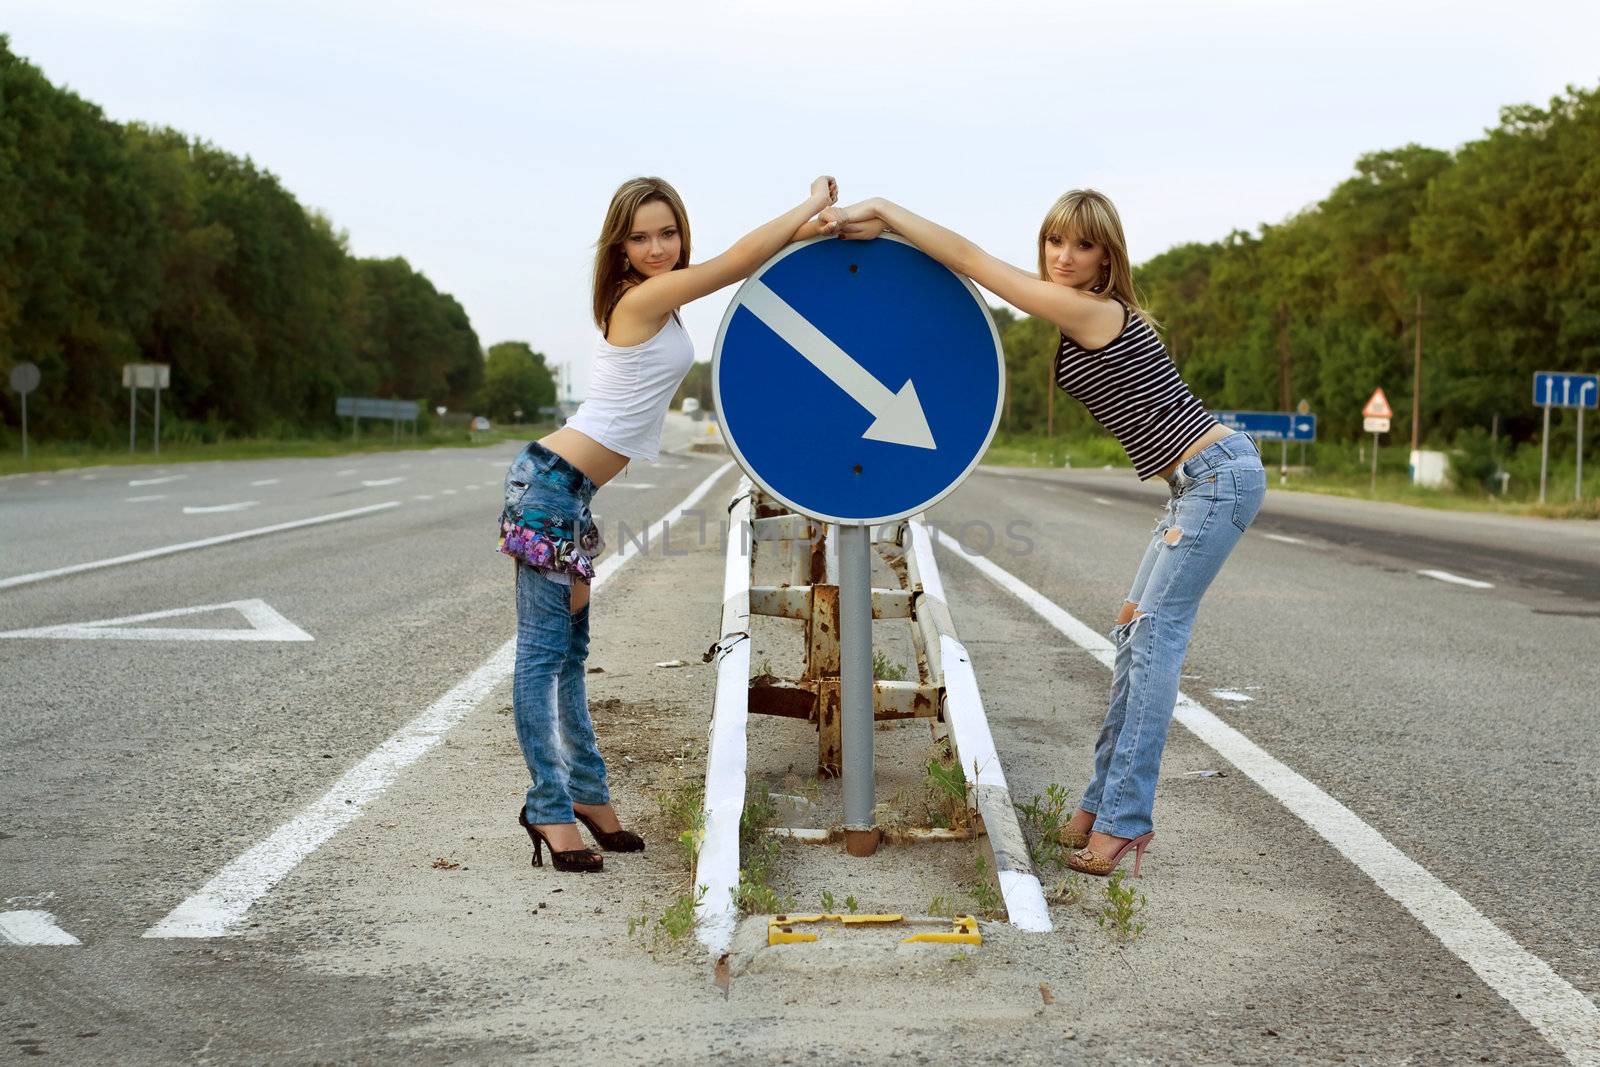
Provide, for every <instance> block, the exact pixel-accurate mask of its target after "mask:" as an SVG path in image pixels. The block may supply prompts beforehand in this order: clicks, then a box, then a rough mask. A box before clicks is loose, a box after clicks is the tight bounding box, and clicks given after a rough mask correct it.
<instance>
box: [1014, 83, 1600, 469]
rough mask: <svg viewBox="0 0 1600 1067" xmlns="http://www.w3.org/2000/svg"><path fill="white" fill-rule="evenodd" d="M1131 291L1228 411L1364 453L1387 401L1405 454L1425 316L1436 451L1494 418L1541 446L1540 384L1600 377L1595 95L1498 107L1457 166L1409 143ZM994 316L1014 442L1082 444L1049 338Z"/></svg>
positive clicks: (1033, 324)
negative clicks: (1376, 407)
mask: <svg viewBox="0 0 1600 1067" xmlns="http://www.w3.org/2000/svg"><path fill="white" fill-rule="evenodd" d="M1126 222H1127V223H1128V224H1129V225H1130V226H1137V225H1138V220H1137V219H1128V220H1126ZM1136 281H1137V283H1138V287H1139V289H1140V291H1141V292H1142V293H1143V294H1144V298H1145V301H1146V303H1147V305H1148V307H1149V310H1150V311H1151V312H1152V313H1153V314H1154V315H1155V316H1156V317H1157V318H1158V319H1160V320H1161V323H1162V326H1163V333H1164V336H1165V338H1166V341H1167V345H1168V348H1169V350H1170V351H1171V353H1172V356H1173V359H1174V360H1175V361H1176V362H1177V364H1178V366H1179V367H1180V368H1181V370H1182V372H1183V374H1184V377H1185V378H1186V379H1187V380H1188V382H1189V383H1190V385H1191V386H1192V387H1193V388H1194V390H1195V392H1196V393H1197V394H1198V395H1199V396H1200V397H1201V399H1202V400H1203V401H1204V402H1205V403H1206V404H1207V405H1208V406H1210V407H1212V408H1214V409H1219V410H1234V409H1243V410H1265V411H1282V410H1292V408H1293V407H1294V405H1295V404H1297V403H1298V402H1299V401H1300V400H1302V399H1304V400H1308V401H1309V402H1310V403H1311V407H1312V410H1314V411H1315V412H1317V414H1318V416H1319V420H1318V434H1319V437H1320V438H1321V439H1324V440H1329V439H1332V440H1351V439H1354V438H1356V437H1358V436H1359V435H1360V434H1361V407H1362V405H1363V403H1364V402H1365V401H1366V399H1367V397H1368V396H1370V395H1371V393H1372V390H1373V389H1375V388H1378V387H1382V388H1383V390H1384V391H1385V393H1386V394H1387V395H1388V397H1389V400H1390V402H1391V404H1392V405H1393V406H1394V409H1395V419H1394V424H1393V430H1394V439H1395V440H1397V441H1407V440H1409V438H1410V434H1411V407H1412V395H1413V392H1414V390H1413V388H1412V367H1413V356H1414V352H1415V342H1416V332H1415V331H1416V329H1417V325H1418V321H1419V320H1418V307H1419V302H1420V308H1421V319H1420V321H1421V328H1422V389H1421V400H1422V402H1421V416H1420V430H1421V434H1420V436H1421V439H1422V441H1423V442H1424V447H1426V446H1427V445H1428V444H1429V443H1431V444H1432V445H1434V446H1436V447H1442V446H1446V445H1450V444H1453V443H1456V442H1457V441H1458V440H1459V439H1460V438H1461V437H1462V436H1463V435H1468V436H1476V435H1480V434H1486V433H1487V432H1488V430H1489V427H1490V426H1491V424H1492V422H1493V420H1494V418H1495V416H1499V420H1500V426H1501V432H1502V433H1509V434H1510V435H1511V436H1512V437H1513V438H1515V439H1521V440H1526V439H1528V438H1530V437H1534V436H1536V435H1537V433H1538V428H1539V423H1540V418H1541V413H1540V411H1539V409H1537V408H1534V407H1533V406H1532V400H1531V396H1532V379H1533V372H1534V371H1538V370H1558V371H1563V370H1564V371H1587V372H1594V371H1600V90H1579V89H1570V88H1569V89H1568V91H1567V93H1566V95H1563V96H1560V97H1557V98H1556V99H1554V100H1552V101H1551V102H1550V105H1549V106H1548V107H1544V108H1541V107H1535V106H1532V105H1518V106H1514V107H1507V108H1504V109H1503V110H1502V112H1501V115H1500V123H1499V125H1498V126H1496V127H1495V128H1493V129H1490V130H1488V131H1487V134H1486V136H1485V137H1483V138H1482V139H1480V140H1476V141H1472V142H1470V143H1468V144H1465V145H1463V146H1461V147H1460V148H1459V149H1457V150H1456V151H1454V152H1445V151H1440V150H1437V149H1432V148H1424V147H1421V146H1418V145H1414V144H1413V145H1407V146H1405V147H1403V148H1397V149H1392V150H1389V151H1382V152H1375V153H1372V154H1370V155H1366V156H1363V157H1362V158H1361V159H1360V160H1358V161H1357V163H1356V167H1355V175H1354V176H1353V177H1351V178H1349V179H1348V180H1346V181H1344V182H1342V183H1341V184H1340V185H1338V186H1337V187H1336V188H1335V189H1334V190H1333V191H1332V192H1331V193H1330V194H1329V195H1328V197H1327V198H1326V199H1325V200H1323V201H1321V202H1320V203H1318V204H1316V205H1314V206H1312V207H1309V208H1307V209H1306V210H1304V211H1302V212H1300V213H1299V214H1297V215H1295V216H1294V217H1292V218H1290V219H1288V220H1286V221H1284V222H1282V223H1279V224H1274V225H1265V226H1262V227H1261V228H1260V232H1259V233H1256V234H1249V233H1242V232H1235V233H1232V234H1229V235H1228V236H1227V237H1226V238H1224V239H1223V240H1221V241H1218V242H1215V243H1211V244H1185V245H1180V246H1178V247H1176V248H1172V249H1169V250H1168V251H1166V252H1163V253H1162V254H1160V255H1158V256H1156V257H1155V258H1153V259H1151V260H1149V261H1148V262H1146V263H1144V264H1142V265H1140V266H1139V267H1138V268H1137V271H1136ZM999 318H1000V322H999V323H998V325H1000V326H1001V328H1002V330H1003V334H1002V336H1003V341H1004V346H1005V350H1006V361H1007V364H1008V382H1007V397H1006V410H1005V415H1004V417H1003V422H1002V427H1003V428H1004V429H1007V430H1010V431H1013V432H1017V433H1043V432H1045V431H1046V427H1047V425H1048V424H1049V423H1050V422H1051V421H1053V423H1054V430H1055V432H1056V433H1058V434H1063V433H1064V434H1071V433H1074V432H1077V431H1078V430H1080V429H1085V428H1087V426H1088V423H1089V420H1088V416H1087V414H1086V413H1085V412H1084V411H1083V409H1082V407H1081V406H1080V405H1078V404H1076V403H1074V402H1072V401H1070V400H1068V399H1067V398H1066V397H1065V396H1064V395H1057V396H1056V397H1055V398H1054V411H1053V416H1054V417H1053V420H1052V419H1051V415H1052V412H1050V411H1049V404H1050V398H1049V397H1048V389H1049V385H1050V380H1049V376H1050V368H1051V362H1052V359H1053V356H1054V352H1055V349H1056V344H1057V334H1056V331H1055V330H1054V328H1053V327H1051V326H1050V325H1049V324H1048V323H1044V322H1041V321H1040V320H1037V319H1032V318H1022V319H1015V318H1014V317H1012V316H1010V315H1008V314H1002V315H1001V316H999ZM1561 425H1562V426H1569V425H1570V420H1566V421H1563V422H1561ZM1566 447H1567V448H1568V449H1570V447H1571V437H1570V435H1569V436H1568V437H1567V439H1566Z"/></svg>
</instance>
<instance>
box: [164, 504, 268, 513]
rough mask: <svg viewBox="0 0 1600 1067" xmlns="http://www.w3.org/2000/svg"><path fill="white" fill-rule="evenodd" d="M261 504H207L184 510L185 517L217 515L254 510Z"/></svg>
mask: <svg viewBox="0 0 1600 1067" xmlns="http://www.w3.org/2000/svg"><path fill="white" fill-rule="evenodd" d="M259 503H261V501H259V500H241V501H239V502H238V503H236V504H207V505H204V506H199V505H195V506H188V507H185V508H184V509H183V513H184V514H185V515H215V514H217V513H218V512H222V511H243V510H244V509H245V508H253V507H255V506H256V505H257V504H259Z"/></svg>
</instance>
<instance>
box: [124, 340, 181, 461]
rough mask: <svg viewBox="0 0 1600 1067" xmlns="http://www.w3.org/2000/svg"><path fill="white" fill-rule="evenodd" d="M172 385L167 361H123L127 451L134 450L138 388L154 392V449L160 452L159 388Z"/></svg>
mask: <svg viewBox="0 0 1600 1067" xmlns="http://www.w3.org/2000/svg"><path fill="white" fill-rule="evenodd" d="M171 385H172V367H171V365H170V364H167V363H124V364H123V365H122V386H123V388H124V389H127V390H128V451H129V452H132V451H134V444H135V440H136V437H135V434H136V430H137V426H138V421H139V401H138V397H139V390H140V389H154V390H155V392H156V428H155V451H156V455H158V456H159V455H160V454H161V390H163V389H167V388H170V387H171Z"/></svg>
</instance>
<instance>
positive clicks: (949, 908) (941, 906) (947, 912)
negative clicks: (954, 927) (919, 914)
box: [928, 894, 956, 919]
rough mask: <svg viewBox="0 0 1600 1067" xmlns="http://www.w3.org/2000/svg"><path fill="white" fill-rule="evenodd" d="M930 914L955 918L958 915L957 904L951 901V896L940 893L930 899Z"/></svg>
mask: <svg viewBox="0 0 1600 1067" xmlns="http://www.w3.org/2000/svg"><path fill="white" fill-rule="evenodd" d="M928 914H929V915H939V916H943V917H944V918H946V919H953V918H955V915H956V909H955V905H953V904H951V903H950V900H949V898H947V897H945V896H944V895H942V894H940V895H937V896H935V897H934V898H933V899H932V900H930V901H928Z"/></svg>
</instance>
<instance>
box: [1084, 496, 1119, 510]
mask: <svg viewBox="0 0 1600 1067" xmlns="http://www.w3.org/2000/svg"><path fill="white" fill-rule="evenodd" d="M1089 499H1090V500H1093V501H1094V502H1095V503H1096V504H1099V505H1101V506H1102V507H1107V508H1112V507H1116V505H1115V504H1113V503H1112V502H1111V501H1109V500H1107V499H1106V498H1105V497H1103V496H1092V497H1090V498H1089Z"/></svg>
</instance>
